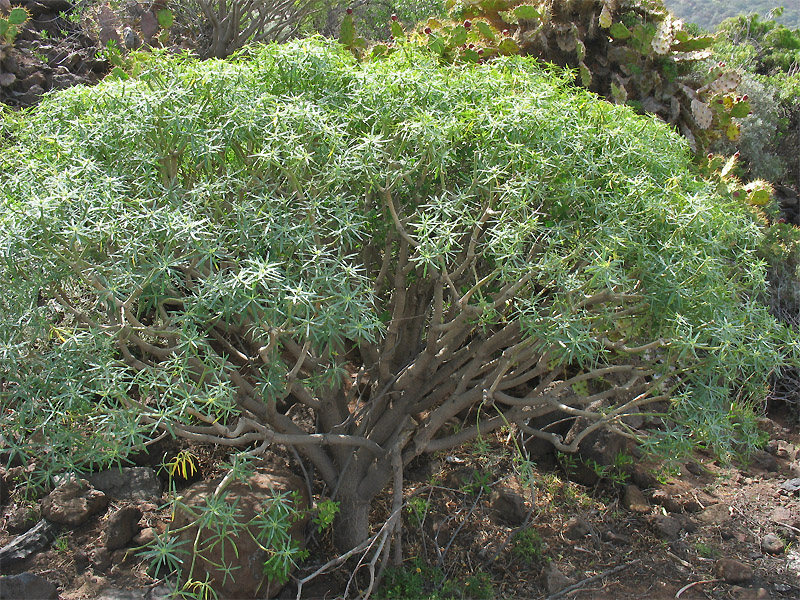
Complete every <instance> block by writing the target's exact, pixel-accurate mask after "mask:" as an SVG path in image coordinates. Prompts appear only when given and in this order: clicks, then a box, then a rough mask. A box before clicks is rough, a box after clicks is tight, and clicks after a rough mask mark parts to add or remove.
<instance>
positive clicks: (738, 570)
mask: <svg viewBox="0 0 800 600" xmlns="http://www.w3.org/2000/svg"><path fill="white" fill-rule="evenodd" d="M714 573H715V574H716V576H717V577H718V578H719V579H724V580H725V582H726V583H745V582H747V581H750V580H751V579H752V578H753V567H751V566H750V565H746V564H744V563H743V562H739V561H738V560H734V559H732V558H721V559H719V560H718V561H717V562H716V563H715V564H714Z"/></svg>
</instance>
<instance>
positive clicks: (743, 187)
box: [700, 152, 777, 221]
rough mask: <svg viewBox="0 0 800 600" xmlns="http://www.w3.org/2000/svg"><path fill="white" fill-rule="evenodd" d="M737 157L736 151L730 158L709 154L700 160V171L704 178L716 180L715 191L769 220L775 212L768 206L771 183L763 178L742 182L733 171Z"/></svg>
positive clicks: (771, 193)
mask: <svg viewBox="0 0 800 600" xmlns="http://www.w3.org/2000/svg"><path fill="white" fill-rule="evenodd" d="M738 159H739V153H738V152H737V153H736V154H734V155H733V156H731V157H730V158H727V157H724V156H720V155H717V154H709V155H707V156H706V157H705V158H703V159H702V160H701V161H700V172H701V174H702V175H703V176H704V177H705V179H706V180H708V181H712V182H716V186H717V192H719V193H720V194H722V195H727V196H731V197H732V198H735V199H737V200H739V201H741V202H744V203H746V204H749V205H750V206H753V207H755V208H756V209H757V210H758V211H759V212H760V214H761V217H762V218H763V219H764V220H765V221H770V220H771V219H772V216H773V215H772V214H771V213H772V212H775V211H774V210H772V211H771V210H770V206H769V205H770V204H771V201H772V200H773V196H774V193H775V191H774V189H773V187H772V184H771V183H769V182H768V181H765V180H763V179H756V180H754V181H750V182H748V183H743V182H742V181H741V180H740V179H739V178H738V177H737V176H736V175H735V172H734V171H735V169H736V163H737V161H738ZM773 204H774V203H773ZM772 208H774V209H777V206H773V207H772Z"/></svg>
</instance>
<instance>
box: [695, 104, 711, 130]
mask: <svg viewBox="0 0 800 600" xmlns="http://www.w3.org/2000/svg"><path fill="white" fill-rule="evenodd" d="M692 116H693V117H694V121H695V123H697V126H698V127H699V128H700V129H708V128H709V127H711V122H712V120H713V119H714V114H713V113H712V112H711V109H710V108H709V107H708V104H706V103H705V102H703V101H702V100H700V99H698V98H694V99H693V100H692Z"/></svg>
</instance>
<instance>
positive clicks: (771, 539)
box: [761, 533, 784, 554]
mask: <svg viewBox="0 0 800 600" xmlns="http://www.w3.org/2000/svg"><path fill="white" fill-rule="evenodd" d="M783 549H784V543H783V540H782V539H781V538H779V537H778V536H777V535H775V534H774V533H768V534H767V535H765V536H764V537H763V538H761V550H763V551H764V552H766V553H767V554H782V553H783Z"/></svg>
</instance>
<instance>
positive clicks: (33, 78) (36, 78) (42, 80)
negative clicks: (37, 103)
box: [22, 71, 47, 89]
mask: <svg viewBox="0 0 800 600" xmlns="http://www.w3.org/2000/svg"><path fill="white" fill-rule="evenodd" d="M22 86H23V87H25V88H32V87H34V86H39V87H40V88H42V89H44V88H46V87H47V78H46V77H45V76H44V74H42V73H41V71H36V72H35V73H31V74H30V75H28V76H27V77H26V78H25V79H23V80H22Z"/></svg>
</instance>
